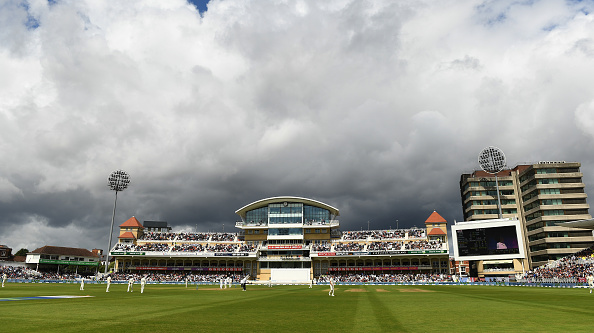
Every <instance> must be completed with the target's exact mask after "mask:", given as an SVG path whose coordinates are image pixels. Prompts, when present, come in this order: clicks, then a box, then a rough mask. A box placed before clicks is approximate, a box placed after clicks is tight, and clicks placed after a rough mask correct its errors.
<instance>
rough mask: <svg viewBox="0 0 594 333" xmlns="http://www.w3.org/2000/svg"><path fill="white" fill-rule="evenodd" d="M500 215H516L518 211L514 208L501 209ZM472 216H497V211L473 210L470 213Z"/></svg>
mask: <svg viewBox="0 0 594 333" xmlns="http://www.w3.org/2000/svg"><path fill="white" fill-rule="evenodd" d="M501 213H502V214H517V213H518V210H517V209H515V208H509V209H502V210H501ZM472 214H473V215H485V214H495V215H496V214H499V210H497V209H475V210H473V211H472Z"/></svg>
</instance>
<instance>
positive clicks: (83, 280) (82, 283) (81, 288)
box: [80, 277, 85, 290]
mask: <svg viewBox="0 0 594 333" xmlns="http://www.w3.org/2000/svg"><path fill="white" fill-rule="evenodd" d="M80 290H85V278H84V277H81V278H80Z"/></svg>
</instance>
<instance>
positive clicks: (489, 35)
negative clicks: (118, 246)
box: [0, 0, 594, 253]
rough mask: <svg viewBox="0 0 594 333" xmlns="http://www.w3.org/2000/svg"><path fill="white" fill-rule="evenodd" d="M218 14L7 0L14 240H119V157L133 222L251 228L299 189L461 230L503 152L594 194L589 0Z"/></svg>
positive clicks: (347, 223) (351, 216) (2, 181)
mask: <svg viewBox="0 0 594 333" xmlns="http://www.w3.org/2000/svg"><path fill="white" fill-rule="evenodd" d="M202 2H204V1H202ZM200 8H202V9H201V10H200V11H199V10H198V9H197V7H196V6H194V5H193V4H191V3H188V2H187V1H185V0H167V1H162V0H144V1H141V0H126V1H116V2H114V1H91V0H88V1H85V0H64V1H62V0H52V1H48V0H30V1H24V0H22V1H20V0H4V1H2V2H0V244H6V245H8V246H9V247H12V248H13V253H14V252H16V251H17V250H18V249H20V248H23V247H24V248H28V249H29V250H34V249H35V248H37V247H40V246H44V245H54V246H69V247H82V248H87V249H92V248H101V249H105V248H107V244H108V238H109V226H110V223H111V216H112V210H113V204H114V196H115V192H113V191H110V190H109V188H108V186H107V177H108V176H109V174H110V173H111V172H112V171H115V170H117V169H122V170H125V171H127V172H128V173H129V174H130V176H131V183H130V187H129V188H128V189H127V190H125V191H123V192H120V193H119V194H118V202H117V211H116V218H115V224H116V230H117V226H118V225H119V224H121V223H123V222H124V221H125V220H127V219H128V218H130V217H132V216H136V217H137V218H138V219H139V220H140V221H141V222H142V221H145V220H164V221H167V222H169V224H170V225H171V226H172V227H173V228H174V230H176V231H179V230H181V229H190V228H191V229H197V230H198V231H222V229H223V224H224V228H225V231H238V230H237V229H235V228H233V226H234V224H235V221H236V220H238V216H237V215H236V214H235V213H234V212H235V210H237V209H239V208H241V207H242V206H244V205H246V204H249V203H251V202H254V201H256V200H260V199H263V198H267V197H272V196H285V195H289V196H301V197H307V198H312V199H315V200H319V201H322V202H324V203H327V204H329V205H332V206H334V207H336V208H338V209H339V210H340V215H341V216H340V221H341V228H342V230H359V229H361V228H363V229H366V228H367V227H368V221H369V226H370V228H371V229H379V228H388V227H390V226H391V227H396V220H398V221H399V222H398V224H399V226H400V227H412V226H413V225H416V226H423V225H424V224H423V222H424V221H425V220H426V219H427V217H429V215H430V214H431V213H432V212H433V210H436V211H437V212H438V213H439V214H441V215H442V216H443V217H444V218H445V219H446V220H448V222H449V223H453V221H454V220H458V221H460V220H462V207H461V200H460V192H459V179H460V175H461V174H462V173H467V172H471V171H472V170H474V169H477V168H479V166H478V162H477V159H478V155H479V153H480V151H481V150H482V149H483V148H484V147H487V146H496V147H499V148H501V149H502V150H503V151H504V153H505V154H506V157H507V161H508V165H509V166H510V167H513V166H515V165H517V164H521V163H525V162H537V161H546V160H548V161H551V160H552V161H560V160H562V161H577V162H581V163H582V172H583V173H584V182H585V184H586V191H587V192H588V194H589V196H590V197H592V196H593V194H594V153H593V150H594V145H593V143H594V142H593V141H594V20H593V17H594V3H593V2H592V1H521V2H518V1H461V0H435V1H420V0H412V1H392V0H387V1H360V0H352V1H317V0H312V1H246V0H237V1H235V0H224V1H218V0H213V1H210V2H209V3H208V7H207V10H204V9H205V8H204V7H203V6H202V7H200Z"/></svg>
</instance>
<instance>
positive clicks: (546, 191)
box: [540, 188, 561, 194]
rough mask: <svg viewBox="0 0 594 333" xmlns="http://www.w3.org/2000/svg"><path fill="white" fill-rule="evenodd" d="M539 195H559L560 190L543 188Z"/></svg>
mask: <svg viewBox="0 0 594 333" xmlns="http://www.w3.org/2000/svg"><path fill="white" fill-rule="evenodd" d="M540 194H561V190H560V189H558V188H545V189H542V190H540Z"/></svg>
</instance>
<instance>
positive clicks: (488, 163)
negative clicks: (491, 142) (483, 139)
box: [478, 147, 506, 174]
mask: <svg viewBox="0 0 594 333" xmlns="http://www.w3.org/2000/svg"><path fill="white" fill-rule="evenodd" d="M478 162H479V164H480V166H481V168H482V169H483V170H484V171H485V172H488V173H491V174H496V173H498V172H499V171H501V170H503V168H504V167H505V165H506V160H505V155H504V154H503V151H502V150H501V149H499V148H497V147H487V148H485V149H483V150H482V151H481V153H480V154H479V158H478Z"/></svg>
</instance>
